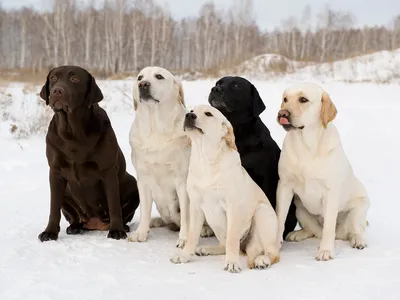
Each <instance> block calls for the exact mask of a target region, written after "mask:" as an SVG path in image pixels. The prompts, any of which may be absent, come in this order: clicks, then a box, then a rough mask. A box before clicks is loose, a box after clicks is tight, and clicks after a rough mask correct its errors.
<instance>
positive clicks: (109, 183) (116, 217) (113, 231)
mask: <svg viewBox="0 0 400 300" xmlns="http://www.w3.org/2000/svg"><path fill="white" fill-rule="evenodd" d="M117 172H118V170H117V169H116V168H111V169H109V170H107V171H106V172H104V175H103V184H104V190H105V193H106V197H107V203H108V210H109V214H110V231H109V232H108V236H107V237H108V238H112V239H116V240H119V239H125V238H126V237H127V235H126V232H125V230H124V224H123V222H122V212H121V202H120V196H119V180H118V176H117Z"/></svg>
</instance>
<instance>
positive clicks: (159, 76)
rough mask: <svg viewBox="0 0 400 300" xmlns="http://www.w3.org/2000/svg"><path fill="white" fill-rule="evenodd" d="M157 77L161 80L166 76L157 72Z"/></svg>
mask: <svg viewBox="0 0 400 300" xmlns="http://www.w3.org/2000/svg"><path fill="white" fill-rule="evenodd" d="M156 78H157V79H159V80H161V79H164V77H163V76H162V75H160V74H157V75H156Z"/></svg>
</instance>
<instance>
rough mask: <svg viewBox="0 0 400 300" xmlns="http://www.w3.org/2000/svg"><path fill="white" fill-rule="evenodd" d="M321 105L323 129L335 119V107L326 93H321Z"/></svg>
mask: <svg viewBox="0 0 400 300" xmlns="http://www.w3.org/2000/svg"><path fill="white" fill-rule="evenodd" d="M321 101H322V105H321V121H322V125H323V126H324V128H326V126H327V125H328V123H329V122H331V121H333V119H335V117H336V114H337V109H336V106H335V105H334V104H333V102H332V100H331V97H330V96H329V95H328V93H326V92H323V93H322V97H321Z"/></svg>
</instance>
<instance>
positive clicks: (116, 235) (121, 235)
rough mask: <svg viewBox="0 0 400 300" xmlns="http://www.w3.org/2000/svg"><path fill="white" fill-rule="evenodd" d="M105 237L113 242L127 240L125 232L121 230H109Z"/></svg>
mask: <svg viewBox="0 0 400 300" xmlns="http://www.w3.org/2000/svg"><path fill="white" fill-rule="evenodd" d="M107 237H108V238H110V239H114V240H123V239H126V238H127V235H126V232H125V231H123V230H122V231H121V230H114V229H111V230H110V231H109V232H108V235H107Z"/></svg>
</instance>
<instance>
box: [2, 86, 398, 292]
mask: <svg viewBox="0 0 400 300" xmlns="http://www.w3.org/2000/svg"><path fill="white" fill-rule="evenodd" d="M214 82H215V80H201V81H200V80H199V81H184V82H183V86H184V89H185V96H186V103H187V105H188V107H189V108H190V107H192V106H194V105H197V104H201V103H207V95H208V92H209V90H210V88H211V87H212V86H213V84H214ZM253 83H254V84H255V86H256V87H257V88H258V90H259V92H260V95H261V97H262V98H263V100H264V102H265V104H266V106H267V110H266V111H265V112H264V113H263V114H262V119H263V120H264V122H265V123H266V125H267V126H268V127H269V128H270V130H271V134H272V136H273V137H274V138H275V140H276V141H277V142H278V144H279V145H282V141H283V137H284V133H285V132H284V131H283V129H282V128H280V127H279V125H278V124H277V122H276V121H275V116H276V113H277V111H278V110H279V105H280V99H281V94H282V91H283V89H284V88H285V87H286V86H287V85H288V84H289V82H288V81H284V80H280V81H275V82H269V81H263V80H254V81H253ZM99 85H100V87H101V89H102V90H103V92H104V95H105V100H104V101H103V102H102V103H101V105H102V106H104V107H106V109H107V112H108V113H109V116H110V118H111V121H112V124H113V127H114V130H115V132H116V134H117V136H118V141H119V144H120V146H121V148H122V150H123V152H124V154H125V159H126V160H127V168H128V171H129V172H130V173H131V174H134V175H136V173H135V171H134V169H133V166H132V164H131V159H130V147H129V142H128V133H129V129H130V125H131V122H132V120H133V118H134V113H133V109H132V101H131V99H130V95H131V94H132V92H131V87H132V83H131V82H130V81H99ZM323 87H324V88H325V89H326V90H327V91H328V92H329V94H330V95H331V97H332V99H333V101H334V103H335V104H336V106H337V108H338V111H339V113H338V116H337V119H336V120H335V121H334V122H335V124H336V126H337V127H338V129H339V131H340V133H341V138H342V142H343V145H344V148H345V151H346V153H347V155H348V157H349V159H350V161H351V163H352V166H353V168H354V171H355V173H356V174H357V176H359V178H360V179H361V180H362V181H363V182H364V184H365V185H366V187H367V190H368V192H369V195H370V198H371V208H370V210H369V213H368V221H369V223H370V226H369V227H368V228H367V231H366V241H367V244H368V248H366V249H364V250H362V251H360V250H355V249H352V248H350V246H349V243H348V242H343V241H337V242H336V251H335V254H336V256H335V259H334V260H332V261H328V262H318V261H316V260H315V259H314V255H315V253H316V250H317V247H318V241H317V240H315V239H310V240H307V241H304V242H300V243H285V244H284V247H283V248H282V251H281V261H280V262H279V263H278V264H275V265H273V266H272V267H271V268H269V269H267V270H263V271H256V270H249V269H248V268H247V266H246V262H245V257H241V263H242V272H241V273H240V274H230V273H228V272H225V271H224V270H223V261H224V256H217V257H195V258H194V259H193V261H191V262H189V263H187V264H183V265H174V264H172V263H171V262H170V261H169V258H170V257H171V256H172V255H173V254H174V253H175V251H176V248H175V242H176V239H177V233H176V232H170V231H168V230H167V229H164V228H158V229H152V230H151V232H150V235H149V240H148V242H147V243H128V242H127V241H126V240H120V241H114V240H110V239H107V238H106V236H107V233H106V232H93V233H88V234H85V235H82V236H68V235H66V233H65V229H66V227H67V223H66V221H65V219H64V218H62V222H61V232H60V235H59V239H58V241H56V242H46V243H41V242H39V240H38V239H37V235H38V234H39V233H40V232H41V231H43V230H44V228H45V226H46V224H47V218H48V213H49V185H48V165H47V161H46V157H45V142H44V134H42V133H41V134H38V135H35V136H32V137H29V138H24V139H15V138H13V136H12V135H11V134H10V133H9V125H10V122H11V121H10V119H9V118H8V119H7V118H5V117H3V120H4V121H3V123H0V124H1V127H0V143H1V147H0V157H1V160H0V199H1V200H0V211H1V218H0V228H1V229H2V234H1V255H0V279H1V280H0V299H1V300H3V299H4V300H14V299H18V300H19V299H21V300H27V299H40V300H42V299H43V300H47V299H49V300H54V299H57V300H64V299H69V300H70V299H74V300H79V299H84V300H91V299H97V300H99V299H113V300H119V299H158V298H162V299H166V300H168V299H178V300H181V299H191V300H192V299H193V300H197V299H202V300H204V299H245V298H246V299H247V298H255V297H257V299H296V300H297V299H318V300H319V299H341V298H343V299H352V300H355V299H385V300H386V299H400V291H399V288H398V286H399V284H400V276H399V270H400V240H399V234H400V229H399V228H400V218H399V215H398V210H399V209H400V202H399V196H398V195H399V193H398V191H397V184H399V182H400V180H399V179H400V175H399V173H398V170H399V168H400V156H399V155H398V153H399V152H400V139H399V135H398V129H397V120H398V116H399V114H400V101H399V99H398V95H399V94H400V86H398V85H394V84H392V85H378V84H372V83H368V84H367V83H357V84H347V83H338V82H329V83H326V84H323ZM21 89H22V85H21V84H17V83H15V84H13V85H11V86H10V87H8V88H7V89H6V90H5V93H10V95H11V97H12V99H13V101H12V102H13V104H12V105H13V107H14V108H10V107H9V106H8V108H7V110H8V112H9V115H12V116H14V121H12V122H16V124H17V125H18V126H26V127H27V128H28V127H29V124H28V123H29V122H30V121H31V119H32V118H34V116H35V114H37V113H39V112H43V110H45V108H37V107H36V108H35V105H34V104H32V103H35V101H36V103H37V101H39V102H40V101H41V100H37V97H36V93H37V92H38V91H39V90H40V87H39V86H38V87H36V89H34V91H30V92H29V91H26V92H25V93H23V92H21ZM24 101H31V102H30V103H31V104H29V109H25V110H21V109H20V108H21V107H22V104H21V103H23V102H24ZM31 109H36V110H33V111H32V110H31ZM39 110H40V111H39ZM28 117H29V118H28ZM25 120H28V122H26V121H25ZM24 123H25V124H24ZM139 215H140V212H139V209H138V210H137V212H136V214H135V217H134V220H133V222H132V223H131V224H130V227H131V230H134V229H135V228H136V227H137V225H138V220H139ZM153 215H154V216H156V215H157V212H156V210H155V209H153ZM215 242H216V240H215V238H210V239H201V243H215ZM153 288H154V289H153Z"/></svg>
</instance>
